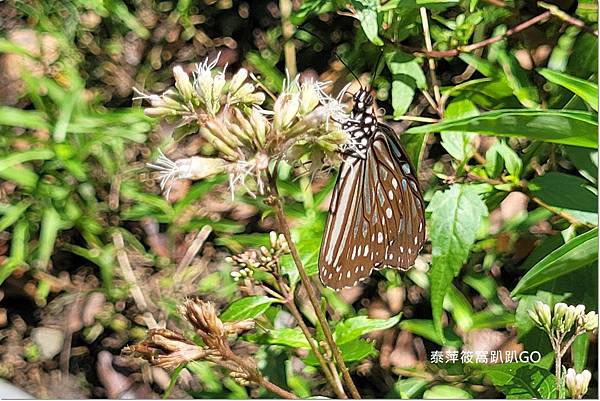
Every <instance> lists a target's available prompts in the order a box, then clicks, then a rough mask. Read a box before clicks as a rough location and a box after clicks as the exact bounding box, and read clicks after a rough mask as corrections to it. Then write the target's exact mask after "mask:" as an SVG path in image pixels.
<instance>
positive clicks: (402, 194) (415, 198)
mask: <svg viewBox="0 0 600 401" xmlns="http://www.w3.org/2000/svg"><path fill="white" fill-rule="evenodd" d="M379 128H380V131H379V132H377V134H376V135H375V136H374V138H373V142H372V145H371V148H370V152H369V155H368V158H367V160H368V162H369V163H370V165H372V166H373V167H372V168H368V169H367V171H368V173H369V174H368V176H369V178H370V180H371V182H372V185H374V186H376V187H377V188H376V190H375V193H376V194H377V197H376V199H375V204H376V209H377V211H378V214H379V219H378V220H377V222H376V224H375V228H374V230H375V231H376V240H379V239H381V237H382V236H380V235H379V233H383V241H382V243H383V245H384V248H385V249H384V253H383V254H384V257H383V260H382V263H381V264H382V265H383V266H389V267H393V268H397V269H407V268H409V267H411V266H412V265H413V264H414V262H415V259H416V257H417V255H418V253H419V251H420V250H421V248H422V247H423V243H424V242H425V211H424V204H423V197H422V195H421V190H420V188H419V182H418V179H417V176H416V174H415V171H414V168H413V167H412V165H411V163H410V160H409V159H408V157H407V155H406V152H405V151H404V149H403V148H402V146H401V145H400V143H399V142H398V141H397V140H396V137H395V134H394V132H393V131H392V130H391V128H389V127H387V126H385V125H380V127H379ZM375 168H376V170H377V171H375ZM383 266H381V267H383ZM377 267H378V266H377Z"/></svg>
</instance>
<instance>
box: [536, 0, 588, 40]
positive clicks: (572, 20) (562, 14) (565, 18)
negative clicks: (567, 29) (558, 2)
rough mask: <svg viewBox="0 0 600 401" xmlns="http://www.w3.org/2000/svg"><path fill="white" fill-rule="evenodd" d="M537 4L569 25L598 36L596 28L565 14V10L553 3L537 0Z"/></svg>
mask: <svg viewBox="0 0 600 401" xmlns="http://www.w3.org/2000/svg"><path fill="white" fill-rule="evenodd" d="M538 6H540V7H542V8H545V9H546V10H548V11H550V13H552V15H553V16H555V17H556V18H558V19H561V20H563V21H564V22H566V23H567V24H569V25H573V26H575V27H577V28H579V29H581V30H582V31H585V32H587V33H589V34H592V35H595V36H598V30H596V29H592V28H590V27H589V26H587V25H586V24H585V22H583V21H582V20H580V19H577V18H575V17H573V16H571V15H569V14H567V13H566V12H564V11H563V10H561V9H560V8H558V7H557V6H555V5H554V4H548V3H545V2H543V1H538Z"/></svg>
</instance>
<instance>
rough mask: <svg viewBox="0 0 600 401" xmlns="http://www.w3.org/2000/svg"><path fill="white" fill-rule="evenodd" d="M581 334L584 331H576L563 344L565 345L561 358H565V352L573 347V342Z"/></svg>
mask: <svg viewBox="0 0 600 401" xmlns="http://www.w3.org/2000/svg"><path fill="white" fill-rule="evenodd" d="M583 333H585V330H579V331H576V332H575V334H573V335H572V336H571V338H569V341H567V342H566V343H565V345H564V346H563V347H562V355H561V357H562V356H565V354H566V353H567V351H568V350H569V348H571V345H573V342H574V341H575V340H576V339H577V337H579V336H580V335H582V334H583Z"/></svg>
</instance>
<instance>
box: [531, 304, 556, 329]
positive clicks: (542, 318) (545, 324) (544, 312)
mask: <svg viewBox="0 0 600 401" xmlns="http://www.w3.org/2000/svg"><path fill="white" fill-rule="evenodd" d="M533 311H534V312H535V314H536V315H537V319H536V320H537V322H539V323H536V324H537V325H538V326H539V327H541V328H542V329H544V330H546V331H550V321H551V319H552V316H551V315H552V313H551V312H550V307H549V306H548V305H546V304H545V303H543V302H540V301H536V302H535V303H534V304H533ZM536 320H534V322H536Z"/></svg>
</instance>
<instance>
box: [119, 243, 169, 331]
mask: <svg viewBox="0 0 600 401" xmlns="http://www.w3.org/2000/svg"><path fill="white" fill-rule="evenodd" d="M112 237H113V243H114V244H115V249H116V254H117V261H118V262H119V267H120V268H121V272H122V273H123V277H124V278H125V280H126V281H127V282H128V283H129V285H130V286H131V288H130V289H129V291H130V292H131V297H132V298H133V300H134V301H135V304H136V306H137V307H138V309H139V310H140V312H146V311H147V310H148V302H147V301H146V298H145V297H144V293H143V292H142V290H141V288H140V286H139V285H138V283H137V280H136V278H135V274H134V273H133V269H132V268H131V264H130V263H129V258H128V257H127V252H125V242H124V241H123V235H121V233H120V232H118V231H114V232H113V234H112ZM143 317H144V321H145V322H146V326H148V328H149V329H154V328H156V327H158V323H156V320H155V319H154V317H153V316H152V314H144V315H143Z"/></svg>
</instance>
